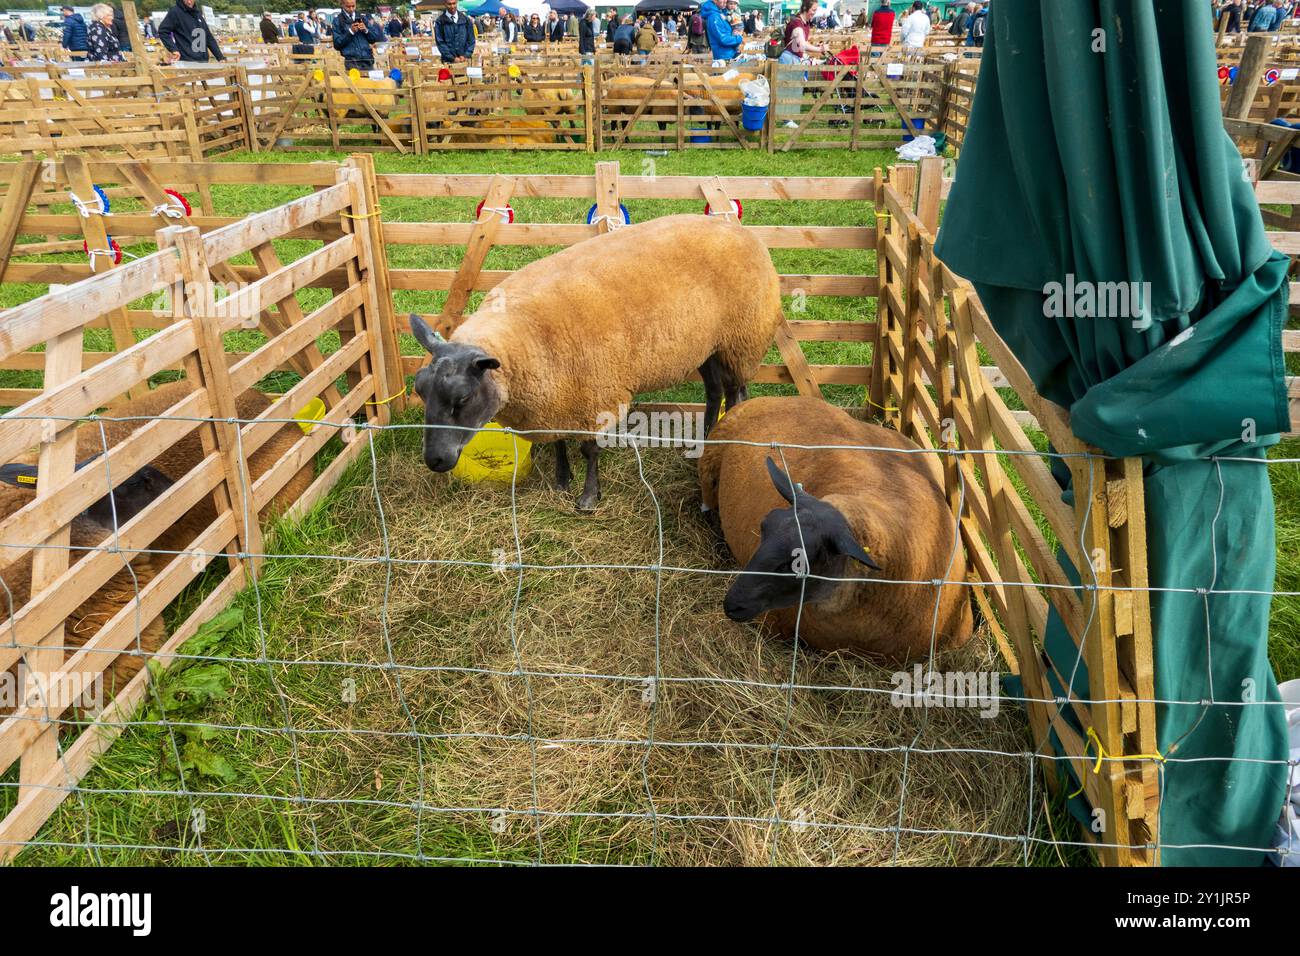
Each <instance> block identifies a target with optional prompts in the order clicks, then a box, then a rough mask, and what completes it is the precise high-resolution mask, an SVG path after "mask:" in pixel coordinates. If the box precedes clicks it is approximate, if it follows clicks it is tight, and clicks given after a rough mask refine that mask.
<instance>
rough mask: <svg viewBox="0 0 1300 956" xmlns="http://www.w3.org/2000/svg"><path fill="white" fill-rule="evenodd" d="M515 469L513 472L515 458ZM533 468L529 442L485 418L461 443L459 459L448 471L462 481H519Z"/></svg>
mask: <svg viewBox="0 0 1300 956" xmlns="http://www.w3.org/2000/svg"><path fill="white" fill-rule="evenodd" d="M516 461H518V463H519V471H518V473H517V474H516V472H515V462H516ZM532 471H533V443H532V442H530V441H528V440H527V439H524V438H520V437H519V436H518V435H511V434H510V433H508V432H506V431H505V430H504V429H502V427H501V426H500V425H499V424H497V423H496V422H488V423H487V424H486V425H484V426H483V430H482V431H480V432H479V433H478V434H476V435H475V436H474V437H473V438H471V439H470V440H469V442H468V443H467V444H466V445H465V448H464V450H463V451H461V453H460V460H459V461H457V462H456V467H455V468H453V469H452V470H451V473H452V474H453V475H455V476H456V477H457V478H463V479H465V480H466V481H500V482H505V483H507V484H508V483H509V482H510V481H511V479H512V477H513V478H514V480H516V481H523V480H524V479H525V478H527V477H528V476H529V475H530V474H532Z"/></svg>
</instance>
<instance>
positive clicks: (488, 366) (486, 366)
mask: <svg viewBox="0 0 1300 956" xmlns="http://www.w3.org/2000/svg"><path fill="white" fill-rule="evenodd" d="M469 367H470V370H471V371H473V373H474V374H475V375H482V374H483V373H484V372H488V371H491V370H492V369H494V368H500V367H501V363H500V362H499V361H498V360H497V359H494V358H493V357H492V356H490V355H485V356H483V357H482V358H476V359H475V360H474V361H473V362H471V363H470V366H469Z"/></svg>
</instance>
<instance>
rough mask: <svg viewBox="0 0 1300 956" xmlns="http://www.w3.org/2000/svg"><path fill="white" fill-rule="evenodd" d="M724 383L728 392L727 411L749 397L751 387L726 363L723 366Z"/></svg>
mask: <svg viewBox="0 0 1300 956" xmlns="http://www.w3.org/2000/svg"><path fill="white" fill-rule="evenodd" d="M722 385H723V388H724V389H725V390H726V393H727V411H731V409H733V408H735V407H736V406H737V405H739V404H740V403H741V402H743V401H747V400H748V399H749V389H748V388H747V387H746V385H745V380H744V379H742V378H738V377H737V376H736V374H735V373H734V372H732V371H731V370H730V369H729V368H727V367H726V366H725V365H724V366H723V367H722Z"/></svg>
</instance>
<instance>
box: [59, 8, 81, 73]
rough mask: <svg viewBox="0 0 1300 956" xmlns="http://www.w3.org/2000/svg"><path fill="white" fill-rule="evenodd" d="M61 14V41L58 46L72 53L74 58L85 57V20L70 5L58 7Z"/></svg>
mask: <svg viewBox="0 0 1300 956" xmlns="http://www.w3.org/2000/svg"><path fill="white" fill-rule="evenodd" d="M59 12H60V13H62V14H63V41H62V42H61V43H60V46H62V47H63V49H65V50H67V51H68V52H69V53H71V54H72V59H74V60H84V59H85V58H86V21H85V20H83V19H82V17H81V14H80V13H75V12H74V11H73V9H72V7H60V9H59Z"/></svg>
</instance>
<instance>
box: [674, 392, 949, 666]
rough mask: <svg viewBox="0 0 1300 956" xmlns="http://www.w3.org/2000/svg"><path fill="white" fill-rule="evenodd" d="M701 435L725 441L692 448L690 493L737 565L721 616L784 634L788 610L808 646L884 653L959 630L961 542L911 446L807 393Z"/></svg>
mask: <svg viewBox="0 0 1300 956" xmlns="http://www.w3.org/2000/svg"><path fill="white" fill-rule="evenodd" d="M712 439H713V441H714V442H721V443H724V444H713V443H711V444H710V445H709V446H708V447H707V448H706V449H705V451H704V454H703V456H701V458H700V488H701V492H702V494H703V504H704V508H705V510H706V511H712V512H716V516H717V518H718V519H719V523H720V526H721V530H722V534H723V536H724V538H725V539H726V542H727V545H728V547H729V548H730V550H731V553H732V555H733V556H734V557H735V559H736V561H737V562H738V563H739V564H740V565H741V566H742V567H743V568H744V572H743V573H742V574H741V575H739V576H738V577H737V578H736V580H735V582H734V583H733V585H732V587H731V589H730V590H729V591H728V592H727V596H726V599H725V601H724V604H723V609H724V611H725V612H726V614H727V616H728V617H730V618H732V619H733V620H736V621H750V620H754V619H755V618H758V617H763V618H764V619H765V621H766V622H767V623H769V624H771V625H773V626H775V628H776V629H777V630H778V631H779V632H780V633H781V634H782V635H783V636H785V637H786V638H793V637H794V636H795V625H796V619H797V621H798V636H799V637H800V638H801V639H803V640H804V641H805V642H807V643H808V644H810V645H812V646H813V647H817V648H820V649H822V650H841V649H843V650H853V651H857V652H860V653H863V654H866V655H868V656H870V657H874V658H878V659H881V660H884V661H889V662H901V661H905V660H908V659H912V658H917V657H924V656H926V655H927V654H929V653H930V651H931V650H932V649H934V650H939V649H942V648H947V647H956V646H960V645H961V644H963V643H965V642H966V640H967V639H969V637H970V635H971V630H972V623H973V622H972V612H971V606H970V594H969V589H968V588H967V587H965V586H964V584H963V583H962V582H964V581H965V579H966V573H967V559H966V553H965V550H964V549H963V548H962V547H961V544H960V541H959V539H958V536H957V528H956V522H955V520H954V518H953V514H952V511H951V508H950V507H949V504H948V499H947V498H946V497H945V495H944V491H943V486H942V485H941V484H940V483H939V481H938V480H936V477H935V475H934V473H933V472H932V470H931V467H930V464H928V463H927V462H926V461H925V458H926V457H927V456H925V455H923V454H919V452H920V448H919V446H917V445H915V444H914V443H912V442H910V441H908V440H907V439H906V438H904V437H903V436H902V435H900V434H898V432H895V431H891V430H889V429H887V428H881V427H879V426H877V425H871V424H868V423H866V422H861V421H858V420H857V419H855V418H853V417H852V416H850V415H848V414H847V413H846V412H844V411H843V410H842V409H838V408H835V407H833V406H831V405H828V404H826V403H825V402H823V401H820V400H818V399H811V398H758V399H754V400H753V401H750V402H746V403H745V404H744V405H742V406H741V407H740V408H738V409H735V410H734V411H729V412H728V413H727V416H726V417H725V418H724V419H722V421H721V422H719V424H718V427H717V428H716V429H715V430H714V432H713V435H712ZM733 442H735V443H740V444H732V443H733ZM772 442H777V443H779V444H781V445H782V446H784V447H783V448H782V450H781V452H780V453H779V454H778V453H774V452H773V451H772V448H771V443H772ZM799 445H802V446H820V447H792V446H799ZM825 446H830V447H825ZM861 449H872V450H861ZM931 457H932V456H931ZM779 462H783V463H784V465H785V466H786V468H782V467H781V465H780V464H779ZM787 468H788V471H787V470H786V469H787ZM792 479H793V480H792ZM873 578H874V579H877V580H873ZM895 582H925V583H919V584H911V583H907V584H904V583H895ZM933 582H939V584H938V586H936V584H935V583H933ZM801 604H802V607H803V610H802V614H800V613H799V607H800V605H801Z"/></svg>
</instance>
